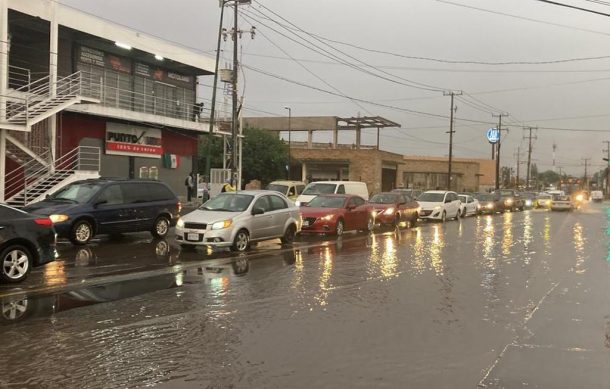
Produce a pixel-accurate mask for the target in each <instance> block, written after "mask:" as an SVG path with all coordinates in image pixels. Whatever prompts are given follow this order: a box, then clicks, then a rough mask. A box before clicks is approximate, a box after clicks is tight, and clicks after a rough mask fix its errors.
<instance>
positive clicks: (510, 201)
mask: <svg viewBox="0 0 610 389" xmlns="http://www.w3.org/2000/svg"><path fill="white" fill-rule="evenodd" d="M512 203H513V199H506V200H504V204H508V205H510V204H512Z"/></svg>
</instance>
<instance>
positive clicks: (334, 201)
mask: <svg viewBox="0 0 610 389" xmlns="http://www.w3.org/2000/svg"><path fill="white" fill-rule="evenodd" d="M345 200H346V199H345V197H330V196H318V197H316V198H314V199H313V200H311V201H310V202H309V204H307V206H308V207H312V208H343V206H344V205H345Z"/></svg>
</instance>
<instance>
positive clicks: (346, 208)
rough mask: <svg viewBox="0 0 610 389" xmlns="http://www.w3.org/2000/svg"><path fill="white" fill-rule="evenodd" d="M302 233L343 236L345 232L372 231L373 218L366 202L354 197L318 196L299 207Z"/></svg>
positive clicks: (339, 195) (340, 195)
mask: <svg viewBox="0 0 610 389" xmlns="http://www.w3.org/2000/svg"><path fill="white" fill-rule="evenodd" d="M301 217H302V218H303V228H302V230H301V232H302V233H308V232H309V233H317V234H335V235H337V236H341V235H343V233H344V232H345V231H351V230H360V231H371V230H373V227H374V225H373V217H372V215H371V210H370V207H369V205H368V204H367V203H366V201H365V200H364V199H363V198H362V197H360V196H355V195H348V194H327V195H319V196H317V197H316V198H314V199H312V200H311V201H310V202H309V204H307V205H306V206H303V207H301Z"/></svg>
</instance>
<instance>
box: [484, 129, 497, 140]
mask: <svg viewBox="0 0 610 389" xmlns="http://www.w3.org/2000/svg"><path fill="white" fill-rule="evenodd" d="M485 136H486V137H487V141H488V142H489V143H491V144H494V143H498V142H499V141H500V130H498V129H497V128H490V129H489V130H487V133H486V134H485Z"/></svg>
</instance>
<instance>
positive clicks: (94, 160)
mask: <svg viewBox="0 0 610 389" xmlns="http://www.w3.org/2000/svg"><path fill="white" fill-rule="evenodd" d="M83 166H86V167H87V169H83ZM100 166H101V150H100V148H99V147H93V146H78V147H76V148H74V149H72V150H70V151H69V152H68V153H66V154H64V155H63V156H61V157H60V158H58V159H57V160H56V161H55V163H54V165H49V166H43V167H41V168H40V169H38V170H35V171H33V172H31V173H29V174H26V173H25V172H24V174H23V179H22V180H21V181H19V184H23V190H22V193H23V198H24V200H23V205H27V201H28V190H29V189H30V187H31V186H35V185H36V184H37V183H39V182H43V181H44V180H46V179H47V178H49V177H51V176H52V175H53V174H54V173H55V172H61V171H77V170H90V171H99V170H100ZM18 177H20V176H18ZM11 185H12V187H13V186H14V185H16V183H14V182H13V183H12V184H11ZM12 187H11V189H12ZM6 192H7V193H9V190H8V188H7V190H6ZM17 194H19V192H18V191H16V192H15V195H17Z"/></svg>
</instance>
